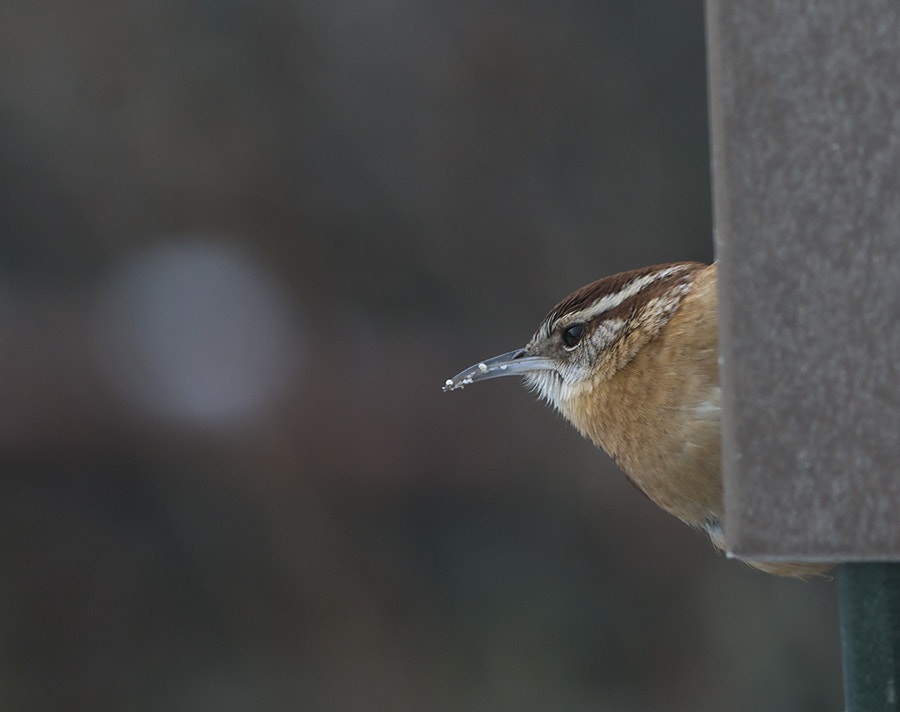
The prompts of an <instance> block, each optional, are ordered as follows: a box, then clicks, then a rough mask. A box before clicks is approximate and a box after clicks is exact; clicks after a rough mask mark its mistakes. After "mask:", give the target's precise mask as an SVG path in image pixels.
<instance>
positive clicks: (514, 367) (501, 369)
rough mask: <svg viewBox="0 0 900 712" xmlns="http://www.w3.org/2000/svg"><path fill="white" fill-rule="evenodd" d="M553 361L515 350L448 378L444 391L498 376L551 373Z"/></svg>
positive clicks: (523, 350) (521, 350)
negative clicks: (538, 372)
mask: <svg viewBox="0 0 900 712" xmlns="http://www.w3.org/2000/svg"><path fill="white" fill-rule="evenodd" d="M554 368H555V366H554V364H553V361H551V360H550V359H548V358H544V357H542V356H529V355H528V354H527V352H526V351H525V349H516V350H515V351H510V352H509V353H505V354H502V355H500V356H494V358H489V359H487V360H486V361H482V362H481V363H476V364H475V365H474V366H470V367H469V368H467V369H466V370H465V371H462V372H461V373H458V374H456V375H455V376H454V377H453V378H448V379H447V381H446V382H445V383H444V391H455V390H457V389H458V388H464V387H465V386H468V385H469V384H470V383H475V381H486V380H488V379H489V378H499V377H500V376H527V375H529V374H531V373H535V372H536V371H552V370H554Z"/></svg>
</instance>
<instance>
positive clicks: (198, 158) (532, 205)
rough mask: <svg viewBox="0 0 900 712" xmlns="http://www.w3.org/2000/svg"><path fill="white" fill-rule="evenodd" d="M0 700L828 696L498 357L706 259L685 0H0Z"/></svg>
mask: <svg viewBox="0 0 900 712" xmlns="http://www.w3.org/2000/svg"><path fill="white" fill-rule="evenodd" d="M0 141H2V150H0V335H2V336H0V392H2V394H3V397H2V400H0V453H2V455H0V456H2V461H3V470H2V477H0V707H2V708H3V709H8V710H63V709H64V710H134V711H137V712H143V711H150V710H166V711H167V712H171V711H181V710H184V711H194V710H199V711H205V710H210V711H212V710H216V711H224V712H228V711H230V710H248V709H253V710H264V711H267V712H268V711H280V710H310V711H318V710H322V711H326V710H337V711H339V712H343V711H347V712H355V711H357V710H359V711H370V710H391V711H396V712H405V711H407V710H409V711H413V710H415V711H427V712H432V711H434V712H445V711H447V712H449V711H456V710H472V711H475V712H478V711H481V710H485V711H488V710H490V711H497V710H499V711H504V710H510V711H513V710H515V711H520V710H524V711H529V710H535V711H537V710H542V711H543V710H617V711H626V712H627V711H629V710H642V711H643V710H666V711H669V712H671V711H678V710H685V711H687V710H690V711H692V712H702V711H706V710H708V711H710V712H713V711H715V712H720V711H721V710H730V711H738V712H740V711H742V710H748V711H749V710H767V711H768V712H778V711H781V710H784V711H787V710H791V711H798V710H799V711H804V710H809V711H815V710H839V709H842V708H841V706H840V704H841V697H840V695H841V692H840V690H841V687H840V660H839V653H838V640H837V618H836V607H835V602H834V591H833V584H831V583H827V582H826V583H812V584H810V583H800V582H796V581H785V580H779V579H774V578H768V577H766V576H764V575H761V574H757V573H754V572H751V571H749V570H748V569H746V568H745V567H743V566H742V565H740V564H738V563H736V562H733V561H726V560H724V559H723V558H721V557H719V556H717V555H716V554H715V553H714V552H713V550H712V548H711V547H710V546H709V544H708V543H707V542H706V541H705V540H704V539H703V538H702V537H701V536H699V535H697V534H695V533H693V532H691V531H689V530H688V529H687V528H686V527H684V526H683V525H681V524H680V523H678V522H676V521H675V520H674V519H672V518H670V517H669V516H667V515H665V514H663V513H662V512H661V511H659V510H657V509H656V507H655V506H654V505H652V504H651V503H650V502H649V501H648V500H646V499H645V498H644V497H642V496H640V495H639V494H638V493H637V491H636V490H635V489H634V488H633V487H631V486H630V485H629V484H628V483H627V481H626V480H625V478H624V476H622V475H621V474H620V473H619V472H618V471H617V470H616V469H615V468H614V467H613V466H612V465H611V464H610V462H609V461H608V460H607V459H606V457H605V456H604V455H602V454H601V453H600V452H598V451H596V450H595V449H594V448H593V447H592V446H591V445H590V444H589V443H587V442H585V441H583V440H582V439H581V438H580V437H579V436H578V435H577V433H575V432H574V431H573V430H572V429H571V428H569V427H568V426H567V425H566V424H565V423H564V422H563V421H562V420H561V419H560V418H559V417H558V416H556V415H555V414H554V413H552V412H551V411H549V410H548V409H547V408H546V407H544V406H543V405H541V404H539V403H537V402H535V399H534V397H533V396H532V395H531V394H529V393H528V392H527V391H526V390H525V389H523V388H522V387H521V386H520V384H518V383H516V382H515V381H513V380H512V379H503V380H500V381H495V382H491V383H488V384H484V385H481V386H479V387H477V388H471V389H467V390H466V391H464V392H462V393H453V394H444V393H442V392H441V385H442V384H443V382H444V380H445V379H446V378H447V377H449V376H452V375H453V374H455V373H456V372H457V371H459V370H461V369H462V368H464V367H466V366H468V365H470V364H472V363H474V362H477V361H478V360H480V359H482V358H484V357H488V356H492V355H495V354H498V353H501V352H503V351H507V350H509V349H512V348H515V347H518V346H521V345H523V344H524V343H525V341H526V340H527V339H528V338H529V336H530V335H531V333H532V331H533V330H534V329H535V328H536V326H537V324H538V323H539V322H540V320H541V318H542V317H543V316H544V314H545V313H546V312H547V310H548V309H549V308H550V306H552V305H553V304H554V303H555V302H556V301H557V300H559V299H560V298H561V297H563V296H565V295H566V294H567V293H568V292H570V291H572V290H573V289H575V288H576V287H579V286H581V285H582V284H584V283H586V282H589V281H591V280H594V279H596V278H599V277H601V276H603V275H606V274H610V273H613V272H616V271H620V270H623V269H630V268H635V267H639V266H643V265H645V264H652V263H658V262H664V261H669V260H681V259H697V260H710V259H711V258H712V253H711V247H712V245H711V243H712V239H711V217H710V215H711V206H710V187H709V169H708V161H709V158H708V147H707V126H706V86H705V57H704V34H703V8H702V3H701V2H700V0H678V1H676V2H667V3H660V2H652V1H651V0H557V1H555V2H550V1H549V0H524V1H522V0H517V1H514V0H478V1H477V2H476V1H474V0H454V1H453V2H444V1H441V0H430V1H421V0H420V1H418V2H415V1H413V0H380V1H379V0H303V1H302V2H298V1H297V0H293V1H292V0H265V1H264V2H250V0H178V1H177V2H176V1H175V0H161V1H159V2H154V3H149V2H133V1H126V2H104V1H101V0H86V1H84V2H79V3H68V2H61V1H60V0H43V1H42V2H30V1H29V0H6V1H5V2H3V3H2V4H0Z"/></svg>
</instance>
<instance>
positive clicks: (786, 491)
mask: <svg viewBox="0 0 900 712" xmlns="http://www.w3.org/2000/svg"><path fill="white" fill-rule="evenodd" d="M707 12H708V38H709V67H710V102H711V121H712V143H713V169H714V179H713V180H714V199H715V228H716V249H717V255H718V259H719V260H720V263H721V272H720V274H721V285H720V292H721V325H722V326H721V332H722V347H723V348H722V355H723V371H722V375H723V383H724V384H725V386H726V396H725V423H724V427H725V436H724V437H725V452H726V454H725V483H726V495H725V500H726V501H725V505H726V516H727V521H728V526H729V543H730V546H731V547H732V550H733V551H735V552H736V553H738V554H740V555H752V556H757V557H761V558H764V557H766V556H768V557H770V558H781V557H787V558H808V559H819V560H822V559H825V560H832V559H847V560H852V559H897V558H900V513H898V505H900V474H898V468H900V368H898V359H900V5H898V4H897V3H895V2H889V1H888V0H878V1H873V2H864V3H860V2H852V1H850V0H827V1H824V2H817V3H791V2H778V1H772V0H767V1H763V2H760V1H758V0H752V1H751V0H742V1H740V2H720V1H719V0H709V2H708V4H707Z"/></svg>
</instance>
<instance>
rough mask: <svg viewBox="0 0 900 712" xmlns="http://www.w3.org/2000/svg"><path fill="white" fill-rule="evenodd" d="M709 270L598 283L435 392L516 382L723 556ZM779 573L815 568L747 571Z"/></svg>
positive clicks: (691, 266) (768, 565)
mask: <svg viewBox="0 0 900 712" xmlns="http://www.w3.org/2000/svg"><path fill="white" fill-rule="evenodd" d="M718 354H719V351H718V322H717V300H716V266H715V265H704V264H701V263H697V262H681V263H672V264H666V265H656V266H653V267H646V268H644V269H640V270H633V271H631V272H623V273H621V274H618V275H614V276H611V277H606V278H605V279H601V280H598V281H596V282H593V283H591V284H589V285H586V286H584V287H582V288H581V289H579V290H577V291H575V292H574V293H572V294H571V295H569V296H568V297H566V298H565V299H563V300H562V301H561V302H560V303H559V304H558V305H557V306H555V307H554V308H553V309H552V310H551V311H550V313H549V314H548V315H547V317H546V318H545V319H544V321H543V322H542V324H541V326H540V328H539V329H538V330H537V332H536V333H535V335H534V337H532V339H531V341H530V342H529V343H528V345H527V346H526V347H525V348H524V349H519V350H517V351H512V352H510V353H508V354H503V355H502V356H498V357H496V358H494V359H489V360H488V361H485V362H482V363H480V364H478V365H476V366H474V367H472V368H471V369H467V370H466V371H463V372H462V373H460V374H459V375H458V376H457V377H456V378H455V379H451V380H449V381H448V382H447V384H446V385H445V390H452V389H455V388H460V387H462V386H465V385H467V384H468V383H472V382H474V381H477V380H484V379H487V378H493V377H495V376H504V375H522V376H524V377H525V378H526V380H527V381H528V382H529V383H530V385H531V386H532V387H533V388H534V389H535V390H536V391H537V392H538V393H539V394H540V395H541V396H542V397H543V398H544V399H545V400H547V401H548V402H549V403H551V404H552V405H553V406H554V407H555V408H557V409H558V410H559V411H560V413H562V415H564V416H565V417H566V419H567V420H569V422H571V423H572V424H573V425H574V426H575V427H576V428H577V429H578V431H579V432H581V433H582V434H583V435H585V436H586V437H588V438H590V439H591V441H593V442H594V444H595V445H597V446H598V447H601V448H603V450H605V451H606V452H607V453H608V454H609V455H610V456H611V457H612V458H613V459H614V460H615V462H616V464H617V465H618V466H619V467H620V468H621V469H622V471H623V472H624V473H625V474H626V475H627V476H628V477H629V478H630V479H631V480H632V482H634V484H635V485H636V486H637V487H638V488H639V489H641V490H642V491H643V492H644V493H646V494H647V496H648V497H650V499H652V500H653V501H654V502H656V503H657V504H658V505H659V506H660V507H662V508H663V509H664V510H666V511H667V512H669V513H670V514H673V515H674V516H676V517H678V518H679V519H681V520H682V521H684V522H686V523H687V524H689V525H691V526H693V527H696V528H698V529H701V530H703V531H705V532H706V533H707V534H708V535H709V538H710V540H711V541H712V542H713V544H714V545H715V546H717V547H718V548H720V549H724V547H725V536H724V531H725V530H724V522H723V518H724V517H723V511H722V476H721V422H720V413H721V389H720V387H719V369H718ZM749 563H750V564H751V565H752V566H755V567H756V568H758V569H760V570H763V571H766V572H768V573H773V574H776V575H780V576H799V577H806V576H811V575H818V574H822V573H824V572H825V571H827V569H828V568H829V567H828V566H825V565H822V564H813V563H790V562H749Z"/></svg>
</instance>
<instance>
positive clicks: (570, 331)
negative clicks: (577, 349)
mask: <svg viewBox="0 0 900 712" xmlns="http://www.w3.org/2000/svg"><path fill="white" fill-rule="evenodd" d="M582 336H584V324H572V325H570V326H567V327H566V328H565V329H563V331H562V340H563V343H564V344H565V345H566V347H567V348H570V349H571V348H572V347H573V346H575V345H576V344H578V342H579V341H581V337H582Z"/></svg>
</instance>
